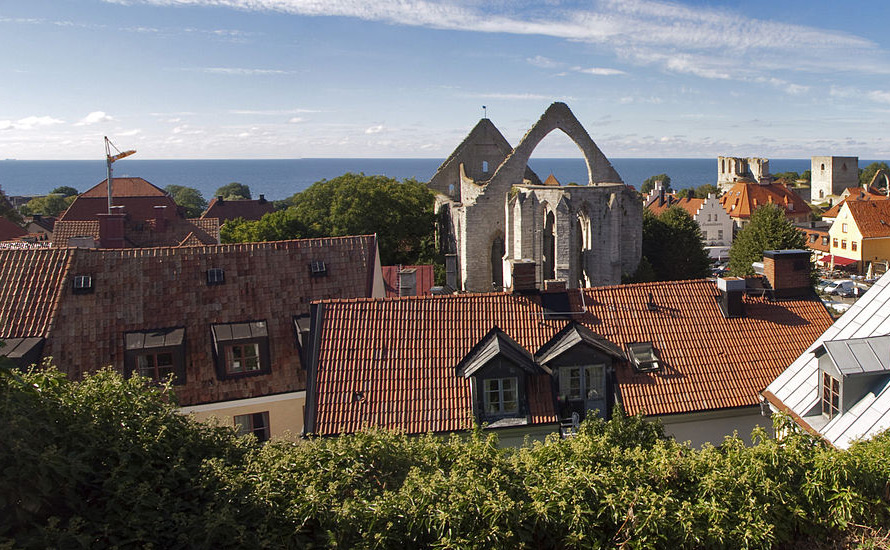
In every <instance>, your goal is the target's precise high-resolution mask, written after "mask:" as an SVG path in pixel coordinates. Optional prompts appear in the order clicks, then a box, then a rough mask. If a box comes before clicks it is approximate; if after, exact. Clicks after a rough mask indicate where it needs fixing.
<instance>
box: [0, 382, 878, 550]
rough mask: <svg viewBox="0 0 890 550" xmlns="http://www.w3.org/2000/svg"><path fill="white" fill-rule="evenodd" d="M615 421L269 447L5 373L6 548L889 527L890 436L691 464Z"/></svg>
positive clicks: (423, 543)
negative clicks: (516, 437) (544, 432)
mask: <svg viewBox="0 0 890 550" xmlns="http://www.w3.org/2000/svg"><path fill="white" fill-rule="evenodd" d="M613 416H614V417H613V419H612V420H610V421H604V420H601V419H598V418H595V417H590V418H588V419H587V420H586V421H585V422H583V423H582V425H581V428H580V430H579V433H578V434H577V435H576V436H575V437H573V438H570V439H566V440H560V439H559V438H558V437H557V436H556V435H552V436H550V437H548V438H547V439H546V441H543V442H534V443H532V444H528V445H526V446H524V447H522V448H519V449H504V448H501V447H500V446H499V444H498V438H497V436H496V435H494V434H493V433H491V432H486V431H485V430H482V429H476V430H474V431H472V432H470V433H467V434H462V435H452V436H448V437H442V436H434V435H426V436H420V437H410V436H406V435H404V434H399V433H394V432H386V431H379V430H370V431H365V432H361V433H358V434H355V435H345V436H340V437H336V438H324V439H312V440H308V441H305V442H302V443H293V442H287V441H277V442H272V443H269V444H266V445H259V444H257V443H256V441H255V439H254V438H253V437H252V436H246V437H243V438H238V437H235V435H234V431H233V430H232V429H230V428H219V427H213V426H208V425H203V424H199V423H196V422H194V421H192V420H191V419H190V418H189V417H187V416H182V415H180V414H177V413H176V411H175V406H174V405H173V404H172V403H171V400H170V393H169V388H168V387H164V386H162V387H157V386H154V385H151V384H148V383H147V381H146V380H145V379H141V378H134V379H131V380H124V379H122V378H121V377H120V376H119V375H117V374H115V373H113V372H112V371H110V370H105V371H101V372H99V373H98V374H95V375H92V376H87V377H85V379H84V380H83V381H81V382H77V383H73V382H70V381H68V380H66V379H65V377H64V376H62V375H61V374H59V373H58V372H57V371H55V370H52V369H50V370H45V371H42V372H36V371H32V372H28V373H24V374H17V373H16V372H15V371H12V370H9V369H2V370H0V437H2V439H0V441H3V445H0V467H2V468H3V472H4V476H3V477H2V478H0V513H2V515H0V517H2V518H3V519H2V521H0V547H10V548H11V547H15V548H47V547H52V548H69V547H80V548H85V547H89V548H111V547H146V548H147V547H153V548H235V547H238V548H245V547H250V548H304V547H338V548H398V549H401V548H432V547H437V548H596V547H607V548H608V547H615V548H618V547H621V548H625V547H626V548H675V547H676V548H679V547H687V548H769V547H774V546H778V545H789V544H791V543H799V542H801V541H806V540H807V539H809V540H824V539H825V538H827V537H836V536H838V535H842V534H843V533H844V531H845V530H846V529H849V528H850V527H851V526H857V525H858V526H866V527H870V528H881V527H883V528H886V527H887V525H888V522H890V506H888V495H887V480H888V479H890V462H888V461H887V460H886V456H887V454H888V452H890V436H888V435H887V434H885V435H881V436H878V437H876V438H874V439H873V440H871V441H866V442H860V443H856V444H854V445H853V446H852V447H851V448H850V450H849V451H846V452H839V451H835V450H833V449H831V448H828V447H827V446H825V445H824V444H822V443H821V442H820V441H819V440H817V439H814V438H813V437H811V436H809V435H806V434H804V433H800V432H798V431H796V430H789V435H788V436H787V437H785V438H784V439H783V440H782V441H781V442H779V441H776V440H773V439H770V438H767V437H766V436H765V434H764V433H763V432H759V433H756V434H755V441H756V444H755V445H754V446H752V447H746V446H745V445H744V444H743V443H742V441H741V440H740V439H738V438H735V437H727V438H726V440H725V441H724V442H723V443H722V444H721V445H720V446H719V447H711V446H707V445H706V446H705V447H704V448H702V449H701V450H694V449H691V448H689V447H687V446H685V445H684V444H682V443H678V442H676V441H674V440H672V439H670V438H667V437H665V434H664V431H663V429H662V427H661V425H660V424H658V423H656V422H649V421H646V420H644V419H643V418H642V417H640V416H632V417H626V416H624V415H623V414H622V413H621V411H620V409H616V411H615V414H614V415H613ZM779 420H780V422H781V423H782V425H784V426H788V425H789V423H790V421H789V420H787V419H785V418H784V417H782V418H780V419H779Z"/></svg>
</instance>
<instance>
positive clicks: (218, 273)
mask: <svg viewBox="0 0 890 550" xmlns="http://www.w3.org/2000/svg"><path fill="white" fill-rule="evenodd" d="M225 282H226V272H225V271H223V269H222V268H221V267H211V268H210V269H208V270H207V284H208V285H221V284H223V283H225Z"/></svg>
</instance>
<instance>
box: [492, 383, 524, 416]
mask: <svg viewBox="0 0 890 550" xmlns="http://www.w3.org/2000/svg"><path fill="white" fill-rule="evenodd" d="M484 386H485V388H484V392H485V395H484V401H485V413H486V414H490V415H507V414H516V413H518V412H519V390H518V388H519V379H518V378H516V377H510V378H487V379H485V380H484Z"/></svg>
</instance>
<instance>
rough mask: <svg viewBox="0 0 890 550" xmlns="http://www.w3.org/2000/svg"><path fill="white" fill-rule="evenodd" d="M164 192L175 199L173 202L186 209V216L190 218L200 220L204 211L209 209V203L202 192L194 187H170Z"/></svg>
mask: <svg viewBox="0 0 890 550" xmlns="http://www.w3.org/2000/svg"><path fill="white" fill-rule="evenodd" d="M164 191H166V192H167V193H169V194H170V196H171V197H173V200H174V201H175V202H176V204H178V205H179V206H182V207H183V208H185V214H186V216H188V217H189V218H199V217H200V216H201V214H202V213H203V212H204V210H206V209H207V201H206V200H204V196H203V195H201V192H200V191H198V190H197V189H195V188H193V187H186V186H185V185H168V186H167V187H165V188H164Z"/></svg>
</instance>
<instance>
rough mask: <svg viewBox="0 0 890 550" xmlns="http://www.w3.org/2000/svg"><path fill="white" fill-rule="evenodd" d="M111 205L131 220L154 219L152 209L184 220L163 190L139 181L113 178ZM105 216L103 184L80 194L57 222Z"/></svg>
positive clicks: (141, 180)
mask: <svg viewBox="0 0 890 550" xmlns="http://www.w3.org/2000/svg"><path fill="white" fill-rule="evenodd" d="M111 193H112V197H113V198H114V205H115V206H120V207H122V208H123V211H124V212H126V213H127V214H128V215H129V218H130V219H132V220H150V219H153V218H155V217H156V216H157V212H156V211H155V206H166V207H167V208H168V209H169V210H170V211H171V212H175V213H176V214H175V215H176V216H178V217H180V218H181V217H184V216H183V214H182V212H181V209H180V208H179V207H178V206H177V205H176V202H175V201H174V200H173V198H172V197H171V196H170V195H168V194H167V193H166V191H164V190H163V189H161V188H159V187H157V186H155V185H153V184H151V183H149V182H147V181H145V180H144V179H142V178H114V187H113V188H112V190H111ZM106 212H108V192H107V187H106V185H105V180H102V182H101V183H99V184H97V185H95V186H94V187H91V188H90V189H88V190H87V191H85V192H84V193H81V194H80V195H78V196H77V198H75V199H74V202H72V203H71V205H70V206H69V207H68V209H67V210H66V211H65V212H63V213H62V215H61V216H59V220H60V221H89V220H95V219H96V215H97V214H104V213H106Z"/></svg>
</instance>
